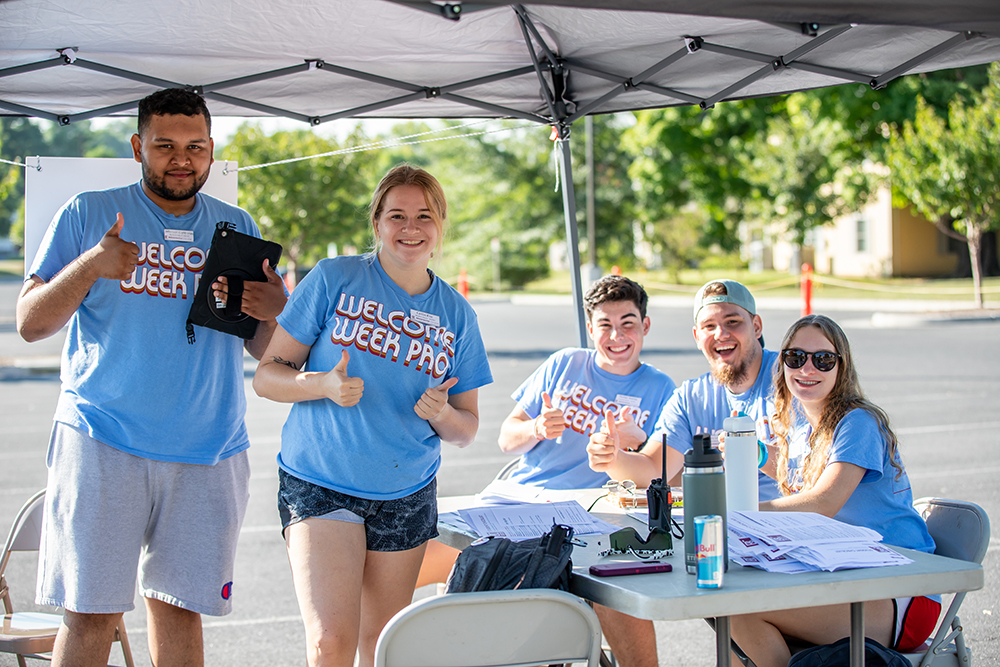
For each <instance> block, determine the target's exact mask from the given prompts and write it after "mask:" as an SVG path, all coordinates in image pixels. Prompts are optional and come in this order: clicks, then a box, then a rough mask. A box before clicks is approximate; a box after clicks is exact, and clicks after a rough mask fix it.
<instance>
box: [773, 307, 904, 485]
mask: <svg viewBox="0 0 1000 667" xmlns="http://www.w3.org/2000/svg"><path fill="white" fill-rule="evenodd" d="M805 327H816V328H817V329H819V330H820V332H821V333H822V334H823V335H824V336H826V339H827V340H829V341H830V343H832V344H833V347H834V350H835V351H836V352H837V353H838V354H839V355H840V358H839V359H838V360H837V367H836V369H835V371H834V372H836V373H837V379H836V382H835V383H834V385H833V389H832V390H831V391H830V395H829V396H828V397H827V400H826V406H825V407H824V408H823V414H822V416H821V417H820V421H819V425H818V426H817V427H816V429H815V430H814V431H813V433H812V435H811V436H810V437H809V452H808V453H807V454H806V456H805V459H804V461H803V462H802V467H801V469H800V472H801V474H802V482H803V485H804V488H806V489H808V488H811V487H813V486H814V485H815V484H816V481H817V480H818V479H819V477H820V475H822V474H823V470H824V469H825V468H826V460H827V457H828V455H829V451H830V445H831V444H832V443H833V436H834V434H835V433H836V431H837V426H838V425H839V424H840V420H841V419H843V418H844V416H845V415H846V414H847V413H848V412H850V411H851V410H854V409H856V408H860V409H862V410H865V411H867V412H868V413H869V414H870V415H871V416H872V417H874V418H875V421H876V422H877V423H878V428H879V431H880V432H881V433H882V437H883V438H884V441H885V443H886V445H887V446H888V447H889V461H890V462H891V463H892V467H893V468H895V469H896V471H897V472H896V478H897V479H898V478H899V476H900V475H902V474H903V468H902V466H901V465H900V464H899V462H898V461H897V458H898V457H897V449H898V448H899V441H898V440H897V439H896V434H895V433H893V431H892V428H891V427H890V426H889V416H888V415H887V414H886V413H885V411H884V410H882V408H880V407H878V406H877V405H875V404H874V403H872V402H871V401H869V400H868V399H867V398H866V397H865V394H864V392H863V391H862V390H861V384H860V382H859V381H858V372H857V369H856V368H855V366H854V358H853V357H852V356H851V346H850V344H849V343H848V341H847V335H846V334H844V330H843V329H841V328H840V326H839V325H838V324H837V323H836V322H834V321H833V320H831V319H830V318H829V317H826V316H825V315H807V316H805V317H803V318H802V319H800V320H799V321H798V322H796V323H795V324H793V325H792V326H791V328H790V329H789V330H788V333H786V334H785V338H784V339H783V340H782V341H781V349H782V350H787V349H789V348H790V347H791V342H792V339H793V338H794V337H795V334H797V333H798V332H799V331H801V330H802V329H804V328H805ZM794 401H795V399H794V397H793V396H792V394H791V391H790V390H789V389H788V385H787V383H786V382H785V369H784V364H783V363H782V362H781V361H779V362H778V365H777V367H776V368H775V371H774V410H775V413H776V414H775V417H774V423H773V426H774V432H775V435H776V436H777V438H778V461H777V469H778V486H779V488H780V489H781V493H782V495H786V496H787V495H791V493H792V492H793V490H792V487H791V486H790V482H789V479H788V437H789V434H790V432H791V429H792V424H793V415H794V413H795V411H796V407H795V403H794Z"/></svg>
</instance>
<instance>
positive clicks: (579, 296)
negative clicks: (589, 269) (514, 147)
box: [558, 125, 587, 347]
mask: <svg viewBox="0 0 1000 667" xmlns="http://www.w3.org/2000/svg"><path fill="white" fill-rule="evenodd" d="M558 144H559V152H560V158H561V159H560V165H561V167H562V192H563V214H564V215H565V218H566V251H567V254H568V255H569V264H570V266H569V279H570V285H571V286H572V290H573V309H574V310H575V311H576V320H577V331H578V333H579V337H580V347H587V321H586V318H585V317H584V310H583V286H582V278H581V273H580V237H579V234H578V232H577V226H576V194H575V192H574V190H573V159H572V157H571V155H570V149H569V127H568V126H565V125H560V126H559V140H558Z"/></svg>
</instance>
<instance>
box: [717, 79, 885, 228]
mask: <svg viewBox="0 0 1000 667" xmlns="http://www.w3.org/2000/svg"><path fill="white" fill-rule="evenodd" d="M820 110H821V109H820V103H819V101H818V100H817V99H816V98H815V97H814V96H812V95H806V94H794V95H790V96H789V97H788V99H786V100H785V101H784V108H783V109H782V113H778V114H773V115H770V116H769V117H768V118H767V121H766V126H765V130H764V132H761V133H759V134H756V135H755V136H753V137H752V138H751V139H749V140H748V141H747V142H745V144H743V146H742V150H738V151H736V152H735V159H736V161H737V162H738V163H739V164H740V165H742V168H741V169H740V173H741V178H743V179H745V180H746V182H747V183H748V184H749V186H750V189H749V193H748V196H747V197H746V198H745V199H744V200H743V215H744V216H745V218H746V219H747V220H749V221H753V222H759V223H764V224H773V223H777V224H778V225H779V226H780V227H782V228H783V230H784V232H785V235H786V237H787V238H789V240H791V241H792V242H793V243H795V244H797V245H802V243H803V242H804V240H805V235H806V233H807V232H808V231H809V230H811V229H814V228H816V227H820V226H822V225H825V224H827V223H829V222H832V221H833V220H834V219H835V218H837V217H839V216H841V215H844V214H845V213H849V212H850V211H853V210H857V208H858V207H860V206H861V205H863V204H864V202H865V201H866V200H867V198H868V196H869V194H870V193H871V192H873V191H874V190H875V189H876V187H877V183H878V181H879V180H880V177H879V173H880V172H881V170H878V169H877V168H874V167H867V168H866V166H865V164H864V162H863V161H862V159H861V156H859V155H858V154H857V153H856V145H855V142H854V140H853V136H852V135H851V134H850V133H849V132H848V131H847V130H846V129H845V128H844V126H843V124H842V123H841V122H840V120H839V119H837V118H829V117H824V116H822V115H821V114H820Z"/></svg>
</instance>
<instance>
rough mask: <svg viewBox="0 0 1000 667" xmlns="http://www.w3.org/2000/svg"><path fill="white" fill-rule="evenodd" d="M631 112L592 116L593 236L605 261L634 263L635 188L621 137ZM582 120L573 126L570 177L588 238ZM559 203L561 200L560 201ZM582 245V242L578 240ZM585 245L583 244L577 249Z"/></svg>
mask: <svg viewBox="0 0 1000 667" xmlns="http://www.w3.org/2000/svg"><path fill="white" fill-rule="evenodd" d="M631 120H633V118H632V117H631V114H620V115H604V116H595V117H594V235H595V236H596V244H595V245H596V246H597V261H598V264H600V265H603V266H612V265H619V266H622V267H632V266H634V265H635V247H634V246H635V243H634V233H633V229H632V226H633V223H634V222H635V221H636V192H635V190H633V188H632V179H631V178H630V177H629V171H628V170H629V168H630V167H631V165H632V161H633V158H634V156H633V155H632V153H631V151H630V150H629V149H628V147H627V146H626V144H625V142H624V141H623V138H624V134H625V132H626V131H627V130H628V127H629V125H630V124H631V123H630V122H629V121H631ZM583 126H584V122H583V121H579V122H577V123H576V124H574V125H573V134H572V135H571V139H572V147H573V179H574V184H575V189H576V208H577V221H578V224H579V229H580V238H581V240H585V238H586V235H587V233H586V185H587V174H586V169H585V167H586V144H585V133H584V127H583ZM560 206H561V204H560ZM581 245H582V246H584V247H585V244H583V243H581ZM582 252H583V249H582V248H581V253H582Z"/></svg>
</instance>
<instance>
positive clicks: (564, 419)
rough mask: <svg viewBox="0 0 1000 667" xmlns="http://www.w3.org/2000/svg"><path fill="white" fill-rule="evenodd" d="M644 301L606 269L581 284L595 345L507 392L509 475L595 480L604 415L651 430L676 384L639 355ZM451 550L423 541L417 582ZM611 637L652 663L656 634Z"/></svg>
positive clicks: (448, 561) (570, 352)
mask: <svg viewBox="0 0 1000 667" xmlns="http://www.w3.org/2000/svg"><path fill="white" fill-rule="evenodd" d="M647 303H648V297H647V295H646V292H645V290H643V288H642V286H640V285H639V284H637V283H635V282H633V281H632V280H629V279H628V278H625V277H622V276H614V275H609V276H605V277H604V278H601V279H600V280H599V281H597V282H596V283H594V285H593V286H592V287H591V288H590V289H589V290H588V291H587V294H586V295H585V296H584V308H585V310H586V314H587V331H588V333H589V334H590V338H591V339H592V340H593V341H594V349H592V350H591V349H584V348H566V349H563V350H559V351H558V352H556V353H555V354H553V355H552V356H550V357H549V358H548V359H547V360H546V361H545V362H544V363H543V364H542V365H541V366H539V367H538V368H537V369H536V370H535V371H534V372H533V373H532V374H531V375H529V376H528V378H527V379H526V380H525V381H524V382H523V383H522V384H521V386H520V387H518V388H517V390H515V391H514V393H513V394H512V395H511V397H512V398H513V399H514V400H515V401H517V405H515V406H514V409H513V410H512V411H511V413H510V414H509V415H508V416H507V418H506V419H505V420H504V422H503V424H502V425H501V427H500V438H499V444H500V449H502V450H503V451H504V452H506V453H508V454H520V455H521V459H520V465H519V466H518V467H517V468H516V469H515V470H514V471H513V472H512V473H511V475H510V477H509V478H508V480H509V481H511V482H515V483H518V484H524V485H530V486H538V487H544V488H547V489H580V488H595V487H601V486H603V485H604V483H605V482H607V481H608V480H609V477H608V475H607V474H605V473H604V472H599V471H594V470H592V469H591V468H590V466H589V464H588V460H587V444H588V442H589V440H590V438H591V436H593V435H594V434H595V433H598V432H600V431H601V429H602V427H603V428H604V429H605V430H607V427H604V426H603V425H604V423H605V422H606V420H612V421H614V422H615V423H616V424H617V425H619V426H620V427H622V428H627V429H629V432H630V433H631V432H641V433H642V434H643V435H642V440H645V439H646V436H648V435H649V434H650V433H652V431H653V425H654V423H655V421H656V417H657V415H659V414H660V411H661V410H662V409H663V406H664V405H666V403H667V400H668V399H669V398H670V396H671V394H672V393H673V391H674V388H675V384H674V382H673V380H671V379H670V377H669V376H667V375H666V374H664V373H662V372H660V371H658V370H657V369H655V368H653V367H652V366H650V365H648V364H645V363H643V362H641V361H640V360H639V354H640V352H641V351H642V345H643V341H644V339H645V337H646V335H647V334H648V333H649V327H650V321H649V317H648V316H647V315H646V305H647ZM457 555H458V551H457V550H455V549H451V548H450V547H446V546H444V545H442V544H440V543H439V542H430V543H428V545H427V552H426V554H425V555H424V567H423V568H422V569H421V573H420V579H419V580H418V582H417V586H418V587H419V586H422V585H426V584H429V583H433V582H435V581H443V580H444V578H445V577H446V576H447V573H448V572H449V571H450V569H451V565H452V564H453V563H454V560H455V558H456V557H457ZM625 618H626V619H628V621H627V622H634V623H636V624H641V625H643V626H648V629H647V630H646V632H642V631H639V632H638V633H637V634H640V635H643V636H647V637H651V636H652V623H651V622H650V621H640V620H638V619H633V618H631V617H625ZM624 634H630V632H626V633H624ZM615 639H616V638H612V637H611V636H610V635H609V636H608V640H609V642H611V648H612V650H614V652H615V655H616V657H617V658H618V661H619V664H622V665H624V666H625V667H645V666H646V665H654V666H655V665H656V642H655V639H654V640H653V641H652V642H646V643H645V645H640V644H637V643H635V642H633V641H632V640H631V639H629V640H628V641H627V642H623V643H621V644H620V645H616V644H619V642H617V641H615ZM650 652H651V653H650ZM636 654H638V655H636Z"/></svg>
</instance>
